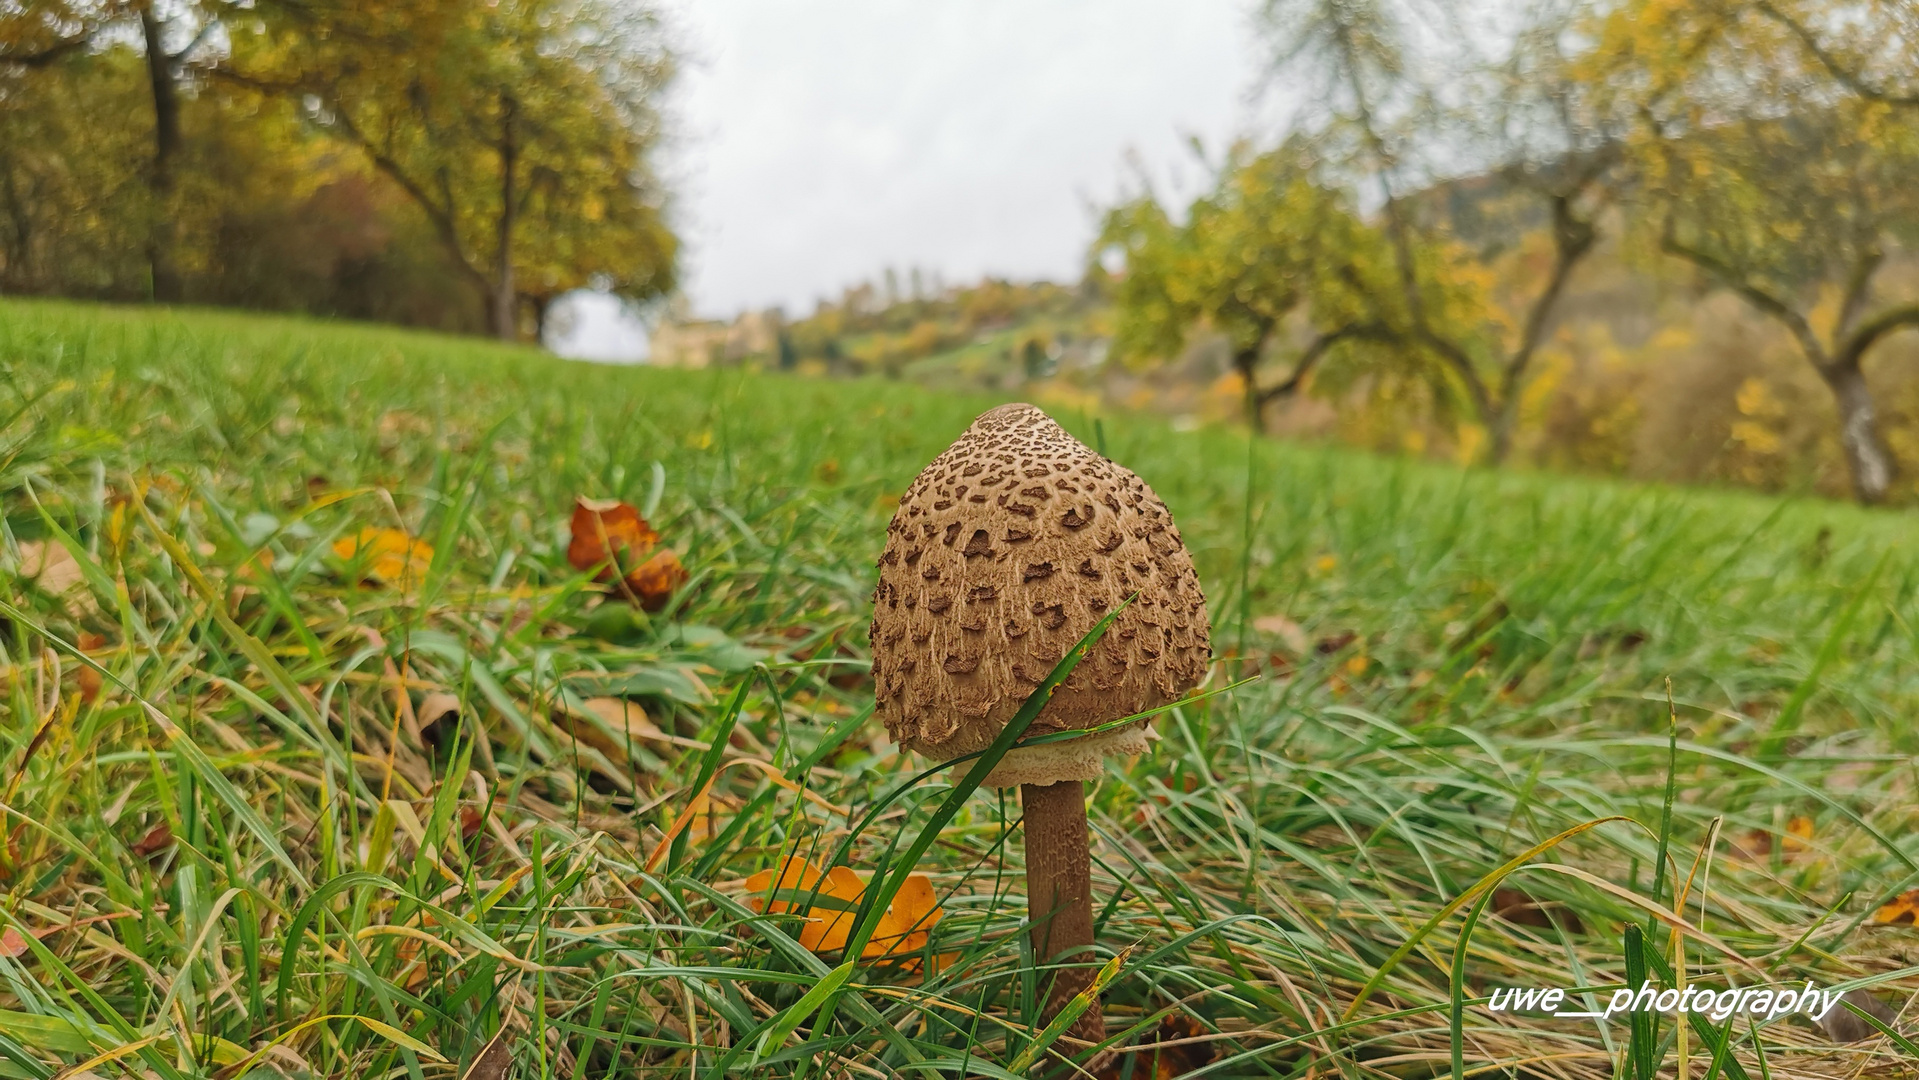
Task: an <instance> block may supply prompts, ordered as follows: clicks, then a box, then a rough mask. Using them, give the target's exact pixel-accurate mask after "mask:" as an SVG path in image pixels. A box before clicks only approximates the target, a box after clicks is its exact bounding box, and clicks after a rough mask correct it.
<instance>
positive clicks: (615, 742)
mask: <svg viewBox="0 0 1919 1080" xmlns="http://www.w3.org/2000/svg"><path fill="white" fill-rule="evenodd" d="M584 704H585V705H586V709H587V711H588V712H590V713H592V714H593V716H594V717H595V718H596V719H597V720H599V721H600V723H599V724H594V723H592V722H589V721H582V720H579V719H577V718H576V717H573V716H571V715H565V714H563V715H562V723H563V724H564V725H565V726H566V728H567V730H569V731H570V732H572V734H573V737H574V738H576V739H578V740H580V741H581V742H583V743H585V744H587V745H588V746H591V747H592V748H593V749H595V750H598V751H599V752H600V753H602V754H605V755H606V756H607V757H609V758H611V759H612V760H614V761H624V760H626V758H627V757H628V756H629V755H630V754H631V753H632V748H633V746H634V745H635V744H637V743H641V742H648V741H653V742H664V741H666V737H667V736H666V732H664V731H661V730H660V729H659V727H658V726H657V725H655V724H654V723H653V721H652V720H651V719H650V718H648V717H647V715H646V710H645V709H644V708H642V707H641V706H640V703H639V702H637V701H628V700H627V699H625V698H616V697H596V698H587V699H586V701H585V703H584ZM602 724H603V725H605V726H604V727H602V726H601V725H602Z"/></svg>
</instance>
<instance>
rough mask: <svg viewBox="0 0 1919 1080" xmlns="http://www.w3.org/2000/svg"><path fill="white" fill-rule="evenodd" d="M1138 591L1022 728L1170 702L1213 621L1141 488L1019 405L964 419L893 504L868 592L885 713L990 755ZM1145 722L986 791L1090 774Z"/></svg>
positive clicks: (951, 749)
mask: <svg viewBox="0 0 1919 1080" xmlns="http://www.w3.org/2000/svg"><path fill="white" fill-rule="evenodd" d="M1134 593H1138V594H1139V598H1138V599H1137V600H1135V601H1134V602H1133V604H1132V605H1131V606H1130V607H1128V608H1126V610H1125V611H1123V612H1121V613H1120V615H1119V617H1118V618H1117V619H1116V620H1114V623H1113V625H1112V626H1111V627H1109V628H1108V629H1107V631H1106V635H1105V636H1104V637H1103V638H1101V640H1100V641H1099V643H1098V644H1097V645H1095V646H1094V647H1093V649H1092V651H1091V652H1090V653H1089V654H1088V655H1087V656H1086V658H1085V659H1083V660H1082V661H1081V662H1080V664H1079V666H1078V667H1077V668H1075V669H1074V671H1073V674H1072V676H1071V677H1069V678H1068V679H1067V680H1066V682H1065V683H1064V684H1062V685H1061V686H1060V687H1059V688H1058V689H1057V690H1056V691H1055V692H1054V694H1053V698H1052V700H1051V701H1049V702H1048V703H1047V705H1046V708H1045V709H1044V710H1043V711H1042V712H1041V713H1040V714H1039V716H1038V717H1037V718H1036V719H1035V720H1034V721H1033V725H1032V727H1030V728H1028V729H1027V735H1028V737H1031V736H1033V735H1040V734H1045V733H1048V732H1056V731H1069V730H1084V729H1086V728H1090V727H1097V726H1099V725H1100V724H1105V723H1109V722H1111V721H1113V720H1118V719H1120V718H1122V717H1127V716H1131V715H1133V714H1135V713H1141V712H1145V711H1146V710H1148V709H1152V708H1155V707H1157V706H1160V705H1165V704H1168V703H1170V702H1173V701H1177V700H1178V699H1179V697H1180V695H1182V694H1183V693H1185V692H1186V691H1187V690H1189V689H1191V688H1193V687H1194V686H1197V685H1199V683H1200V681H1201V680H1202V679H1204V678H1205V676H1206V669H1207V664H1208V661H1209V660H1210V659H1211V652H1210V649H1209V646H1208V643H1207V637H1208V634H1209V632H1210V629H1211V627H1210V624H1209V623H1208V621H1207V617H1206V598H1205V596H1204V595H1202V594H1201V592H1200V587H1199V575H1198V574H1196V573H1194V571H1193V560H1192V557H1191V556H1189V555H1188V554H1187V552H1186V545H1185V544H1184V543H1182V542H1181V540H1180V537H1179V530H1178V529H1177V528H1175V527H1174V526H1173V516H1172V514H1170V513H1168V512H1167V510H1166V506H1165V504H1164V503H1162V502H1160V500H1159V497H1158V496H1156V495H1154V494H1153V491H1152V489H1151V488H1149V487H1147V486H1146V483H1145V482H1144V481H1142V480H1141V479H1140V478H1139V477H1137V476H1135V475H1133V474H1132V473H1131V472H1129V471H1127V470H1126V469H1124V468H1121V467H1120V466H1118V465H1115V464H1114V463H1112V462H1111V461H1108V460H1106V459H1105V458H1103V457H1100V456H1099V455H1098V454H1096V453H1094V452H1093V451H1092V450H1089V449H1088V448H1087V447H1086V446H1085V445H1084V444H1082V443H1080V441H1079V440H1077V439H1075V438H1073V437H1072V436H1071V435H1068V434H1067V433H1066V431H1065V429H1063V428H1061V427H1060V426H1059V425H1058V424H1056V423H1054V422H1053V421H1052V419H1051V418H1050V417H1048V416H1047V415H1046V414H1045V413H1043V412H1041V411H1040V410H1039V409H1037V408H1034V407H1033V406H1031V405H1025V404H1014V405H1002V406H1000V407H999V408H996V409H993V410H991V411H990V412H987V413H985V414H983V415H981V416H980V417H979V419H977V420H975V421H973V425H972V426H971V427H969V428H967V429H966V433H965V434H964V435H962V436H960V438H959V441H957V442H955V443H954V444H953V445H952V446H950V447H948V448H947V449H946V452H945V453H943V454H941V455H940V456H939V457H937V458H934V459H933V463H932V464H930V465H928V466H927V467H926V469H925V470H924V471H923V472H921V473H920V474H919V477H918V478H917V479H915V480H914V481H913V484H912V486H911V487H909V488H907V489H906V493H905V494H904V495H902V496H901V497H900V505H899V511H898V512H897V513H895V514H894V515H893V520H892V522H891V524H889V525H887V527H886V550H885V552H884V553H883V554H881V555H880V560H879V586H878V588H876V589H875V590H874V593H873V625H872V642H873V683H874V695H875V697H876V698H877V701H878V712H879V714H880V719H881V720H882V721H884V722H885V724H886V730H887V731H888V732H889V733H890V734H891V735H892V736H893V739H894V740H895V741H896V742H898V743H899V744H900V745H901V746H903V747H905V748H906V749H909V750H913V751H915V752H917V753H920V754H924V755H926V756H927V757H930V758H933V759H934V760H936V761H945V760H949V759H951V758H955V757H959V756H961V755H964V754H971V753H975V752H977V751H980V750H984V749H986V747H987V746H988V745H990V744H991V743H992V741H993V739H994V738H995V737H997V736H998V735H999V733H1000V732H1001V731H1002V730H1003V729H1004V728H1005V726H1006V723H1007V721H1009V720H1011V719H1012V718H1013V716H1014V714H1015V713H1017V712H1018V711H1019V708H1020V706H1021V705H1022V704H1023V703H1024V702H1025V700H1026V697H1027V695H1028V694H1030V693H1031V692H1032V691H1033V689H1034V688H1035V687H1037V686H1038V685H1039V684H1040V682H1041V681H1042V680H1044V679H1045V678H1046V676H1047V675H1048V674H1049V673H1050V672H1051V671H1052V670H1053V667H1054V665H1056V664H1058V663H1059V661H1060V659H1061V658H1062V657H1064V656H1065V655H1066V652H1067V650H1068V649H1070V648H1072V647H1073V646H1074V645H1075V644H1076V643H1078V641H1079V639H1080V638H1082V637H1084V636H1086V633H1087V631H1089V630H1091V629H1092V628H1093V625H1094V624H1095V623H1097V622H1098V621H1099V620H1100V619H1101V618H1103V617H1105V615H1106V614H1107V613H1108V612H1110V611H1112V610H1113V609H1114V608H1117V607H1119V606H1120V605H1121V604H1122V603H1124V602H1125V601H1126V599H1127V597H1129V596H1132V595H1133V594H1134ZM1146 747H1147V732H1146V722H1145V721H1141V722H1139V723H1137V724H1132V725H1128V726H1127V727H1124V728H1119V729H1116V730H1114V731H1110V732H1103V733H1101V734H1099V735H1093V736H1087V737H1084V738H1080V739H1072V740H1068V741H1064V742H1059V743H1052V744H1047V745H1042V746H1034V747H1024V748H1021V749H1018V750H1015V751H1013V752H1011V753H1009V754H1007V755H1006V756H1005V757H1004V758H1002V759H1001V761H1000V763H999V765H998V766H997V767H996V768H995V769H994V770H993V771H992V773H990V774H989V775H988V776H987V778H986V780H985V783H986V784H987V785H988V786H992V787H1010V786H1014V785H1017V784H1041V785H1044V784H1051V783H1054V782H1056V781H1060V780H1092V779H1096V778H1098V777H1099V775H1100V773H1101V770H1102V764H1101V758H1102V757H1104V756H1105V755H1108V754H1137V753H1139V752H1141V751H1143V750H1145V749H1146Z"/></svg>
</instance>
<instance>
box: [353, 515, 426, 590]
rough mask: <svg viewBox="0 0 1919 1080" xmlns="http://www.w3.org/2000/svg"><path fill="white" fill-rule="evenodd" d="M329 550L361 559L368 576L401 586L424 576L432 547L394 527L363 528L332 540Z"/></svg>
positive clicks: (403, 586) (416, 582) (383, 583)
mask: <svg viewBox="0 0 1919 1080" xmlns="http://www.w3.org/2000/svg"><path fill="white" fill-rule="evenodd" d="M333 554H335V555H337V556H339V557H340V558H341V559H343V560H345V561H346V562H364V564H365V568H366V575H367V577H368V578H370V579H373V580H376V581H378V582H380V583H381V584H382V585H395V586H398V587H400V588H402V589H404V588H407V587H409V586H412V585H417V584H419V583H420V582H421V581H424V580H426V572H427V568H428V567H430V566H432V565H433V549H432V548H431V547H429V546H428V545H427V544H426V543H424V542H422V541H419V540H415V539H413V538H412V537H411V536H408V535H407V534H405V533H403V532H401V531H400V530H398V529H375V528H365V529H361V530H360V531H359V532H358V533H355V534H354V535H352V536H343V537H341V538H340V539H338V540H336V541H334V542H333Z"/></svg>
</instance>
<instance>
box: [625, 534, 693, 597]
mask: <svg viewBox="0 0 1919 1080" xmlns="http://www.w3.org/2000/svg"><path fill="white" fill-rule="evenodd" d="M686 579H687V573H686V567H684V566H681V565H680V557H679V556H678V555H676V554H674V552H673V549H672V548H661V549H660V550H658V551H656V552H654V553H653V557H652V558H650V559H648V560H646V561H645V562H643V563H641V564H640V565H639V566H638V567H636V568H635V569H634V570H633V572H632V573H630V574H628V575H626V587H627V588H629V589H631V590H633V595H634V596H637V597H639V599H640V606H641V607H643V608H645V609H646V610H648V611H658V610H660V609H661V608H663V607H665V606H666V602H667V601H668V600H671V599H672V598H673V592H674V590H676V589H678V588H679V587H680V586H682V585H684V584H686Z"/></svg>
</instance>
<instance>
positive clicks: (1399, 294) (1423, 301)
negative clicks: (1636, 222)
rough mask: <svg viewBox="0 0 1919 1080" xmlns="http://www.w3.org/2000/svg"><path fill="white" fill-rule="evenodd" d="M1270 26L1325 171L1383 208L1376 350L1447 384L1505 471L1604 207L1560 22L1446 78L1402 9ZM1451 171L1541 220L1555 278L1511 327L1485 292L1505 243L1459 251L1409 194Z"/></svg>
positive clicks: (1270, 12) (1355, 11)
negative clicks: (1525, 201) (1415, 50)
mask: <svg viewBox="0 0 1919 1080" xmlns="http://www.w3.org/2000/svg"><path fill="white" fill-rule="evenodd" d="M1263 15H1264V20H1265V25H1266V28H1267V31H1268V33H1269V35H1270V36H1271V38H1272V39H1273V41H1274V43H1275V45H1276V56H1277V61H1276V63H1277V67H1276V70H1277V71H1281V72H1289V73H1295V74H1303V75H1306V76H1307V78H1306V79H1305V80H1303V81H1304V82H1305V83H1306V84H1307V85H1309V86H1312V87H1313V88H1314V89H1313V92H1312V95H1311V106H1310V107H1309V108H1308V109H1307V110H1305V112H1304V115H1303V117H1302V124H1303V125H1304V126H1306V127H1308V128H1316V130H1317V134H1318V141H1319V142H1320V144H1321V145H1323V146H1325V147H1327V148H1328V150H1329V151H1330V154H1331V158H1330V160H1329V162H1328V163H1327V164H1326V165H1325V166H1323V167H1322V171H1323V172H1325V173H1326V174H1327V175H1329V176H1335V177H1338V178H1339V179H1340V180H1341V181H1343V183H1344V184H1346V185H1348V186H1350V188H1351V190H1352V192H1353V197H1354V199H1355V200H1358V199H1371V200H1376V202H1377V205H1378V206H1379V211H1378V219H1379V226H1380V229H1381V231H1382V232H1383V234H1384V237H1385V239H1386V245H1387V251H1388V252H1389V253H1390V260H1391V268H1392V273H1391V274H1390V275H1389V276H1388V277H1387V278H1386V279H1385V280H1384V282H1383V283H1369V284H1368V287H1370V288H1375V289H1377V288H1380V287H1381V284H1383V285H1384V288H1385V289H1386V292H1384V293H1378V294H1376V295H1374V296H1373V297H1372V299H1371V305H1372V306H1373V307H1374V308H1375V309H1376V310H1379V311H1381V312H1391V313H1392V314H1391V315H1390V317H1388V318H1386V319H1385V320H1383V322H1382V323H1381V324H1380V326H1381V328H1382V332H1381V333H1380V334H1379V335H1378V340H1380V341H1382V342H1385V343H1387V344H1389V345H1391V346H1392V347H1393V348H1395V349H1396V350H1398V351H1399V352H1400V354H1401V356H1402V358H1403V362H1405V363H1407V364H1410V365H1412V366H1414V367H1416V368H1424V369H1431V370H1434V371H1435V373H1436V374H1438V375H1441V376H1443V378H1444V380H1445V381H1446V382H1447V383H1449V384H1450V386H1451V388H1452V390H1453V392H1454V393H1455V394H1456V395H1457V396H1458V397H1460V398H1462V399H1463V400H1464V402H1465V404H1466V406H1467V408H1468V410H1469V412H1470V415H1471V416H1472V417H1473V418H1474V420H1475V421H1476V422H1477V423H1478V424H1479V425H1480V426H1481V427H1482V428H1483V430H1485V431H1486V432H1487V434H1488V435H1489V436H1490V438H1489V445H1488V457H1489V458H1490V459H1491V460H1492V461H1494V462H1498V461H1502V460H1504V459H1505V458H1506V457H1507V455H1508V454H1509V453H1510V452H1511V449H1512V446H1513V439H1514V433H1515V428H1516V425H1517V422H1518V410H1519V403H1520V401H1521V400H1522V393H1523V390H1524V388H1525V384H1526V380H1527V378H1528V377H1529V376H1530V374H1531V368H1532V362H1533V358H1534V357H1535V355H1536V354H1537V352H1538V349H1539V346H1540V344H1541V343H1542V342H1543V341H1544V339H1545V334H1546V331H1547V330H1548V329H1549V327H1550V325H1551V319H1552V316H1553V314H1554V312H1555V309H1556V307H1557V305H1558V303H1559V301H1560V299H1561V297H1562V296H1563V295H1564V293H1565V289H1566V286H1567V283H1568V282H1569V281H1570V280H1571V277H1572V275H1573V272H1574V271H1575V269H1576V268H1577V267H1578V266H1579V264H1580V263H1581V262H1582V261H1583V260H1584V259H1585V258H1586V257H1587V256H1588V255H1589V254H1590V253H1591V252H1592V251H1593V249H1594V245H1595V243H1596V241H1597V238H1598V232H1597V213H1598V210H1599V209H1600V208H1601V207H1603V206H1604V205H1605V204H1606V203H1607V202H1608V201H1609V199H1610V197H1611V187H1610V181H1611V177H1612V171H1613V165H1614V162H1615V154H1614V152H1613V148H1612V145H1611V143H1612V136H1611V135H1610V133H1609V131H1608V130H1607V128H1606V126H1605V125H1602V124H1598V123H1597V122H1596V121H1595V119H1594V117H1595V114H1594V113H1593V112H1592V110H1591V109H1590V107H1589V103H1588V102H1587V101H1586V100H1585V99H1584V95H1583V94H1582V93H1581V90H1582V88H1581V86H1580V84H1579V83H1578V82H1576V81H1575V80H1573V79H1572V78H1571V77H1570V73H1569V69H1568V66H1567V64H1566V63H1565V60H1564V57H1563V56H1561V55H1560V54H1559V52H1558V50H1559V48H1560V47H1561V43H1562V41H1563V39H1564V34H1563V31H1564V30H1565V29H1566V25H1567V14H1566V12H1565V11H1564V10H1562V9H1559V8H1556V7H1555V8H1550V9H1547V10H1546V11H1544V12H1543V13H1541V14H1540V15H1538V16H1537V17H1536V18H1535V20H1534V22H1533V23H1532V24H1530V25H1529V26H1527V27H1526V28H1525V31H1524V32H1522V33H1521V34H1520V35H1519V36H1518V37H1517V38H1516V40H1515V42H1514V44H1513V46H1512V48H1511V49H1510V50H1509V52H1508V54H1507V55H1506V57H1504V59H1503V62H1499V63H1484V62H1480V63H1476V64H1473V65H1467V66H1466V68H1465V70H1463V71H1455V72H1453V73H1452V75H1451V77H1450V78H1449V79H1446V80H1441V79H1437V78H1430V79H1429V78H1423V77H1422V74H1421V68H1422V64H1423V60H1422V58H1421V57H1419V56H1413V55H1409V53H1408V50H1407V49H1406V47H1405V46H1404V45H1403V41H1404V40H1405V39H1406V37H1407V30H1406V28H1405V27H1404V25H1403V22H1404V19H1403V17H1402V15H1403V13H1401V12H1399V11H1397V10H1396V9H1394V8H1392V7H1389V6H1387V5H1385V4H1382V3H1379V2H1377V0H1268V3H1267V4H1266V5H1265V7H1264V8H1263ZM1294 81H1295V84H1297V83H1299V82H1300V81H1301V80H1294ZM1439 81H1446V82H1450V83H1451V84H1452V85H1453V86H1454V87H1455V89H1454V91H1453V93H1452V100H1451V101H1446V100H1442V95H1440V94H1438V93H1437V92H1435V91H1434V90H1433V89H1432V87H1431V86H1429V85H1428V82H1439ZM1428 158H1430V159H1431V160H1422V159H1428ZM1449 175H1450V176H1451V177H1457V178H1465V177H1472V176H1480V177H1490V178H1493V179H1495V180H1496V181H1498V182H1499V183H1501V184H1503V185H1505V186H1506V187H1507V188H1508V189H1510V190H1512V191H1516V192H1520V193H1523V194H1524V195H1526V196H1527V197H1529V198H1530V199H1532V200H1534V202H1535V203H1536V204H1538V205H1540V206H1541V208H1542V209H1543V214H1542V215H1541V216H1543V217H1544V218H1545V221H1544V222H1543V225H1544V230H1545V233H1546V235H1547V236H1548V237H1549V238H1550V242H1551V248H1552V254H1551V257H1550V259H1549V268H1548V270H1547V272H1546V273H1545V274H1544V275H1543V279H1542V281H1541V283H1540V285H1539V287H1538V288H1537V289H1536V291H1534V292H1533V293H1532V294H1531V295H1530V296H1523V297H1518V298H1516V299H1515V302H1516V305H1517V308H1518V310H1517V311H1516V312H1515V313H1514V315H1516V317H1512V316H1508V315H1507V314H1506V313H1505V312H1504V311H1502V310H1501V307H1502V305H1500V304H1499V303H1498V301H1497V299H1496V298H1495V297H1493V296H1492V295H1490V294H1489V293H1488V292H1487V290H1486V289H1485V287H1484V285H1483V283H1482V282H1483V278H1484V276H1485V271H1486V269H1487V268H1488V266H1489V264H1490V263H1491V261H1492V260H1493V259H1495V258H1497V257H1498V255H1499V253H1500V252H1501V251H1502V250H1505V249H1509V248H1511V247H1512V246H1513V243H1514V237H1512V236H1502V237H1500V238H1499V239H1498V241H1497V242H1496V243H1495V244H1493V245H1491V246H1490V250H1481V251H1478V252H1470V251H1466V250H1462V246H1461V243H1460V238H1459V237H1458V236H1457V234H1456V233H1455V232H1454V230H1453V229H1452V228H1451V227H1450V223H1449V222H1448V221H1447V219H1446V215H1444V214H1443V213H1438V212H1433V211H1431V210H1430V209H1428V210H1427V212H1425V213H1421V212H1420V210H1421V207H1420V206H1419V205H1418V203H1419V202H1420V201H1421V200H1420V199H1419V198H1418V197H1417V194H1416V193H1417V192H1418V190H1419V189H1420V188H1421V187H1422V186H1423V187H1425V188H1427V189H1432V188H1434V187H1443V186H1445V185H1446V184H1447V183H1457V182H1458V181H1457V180H1451V181H1449V180H1448V179H1447V177H1448V176H1449ZM1409 192H1413V193H1415V194H1414V196H1413V197H1410V198H1409V195H1408V193H1409ZM1526 218H1527V215H1520V216H1519V218H1518V223H1519V224H1521V225H1523V224H1524V223H1525V221H1526ZM1348 284H1350V283H1348Z"/></svg>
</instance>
